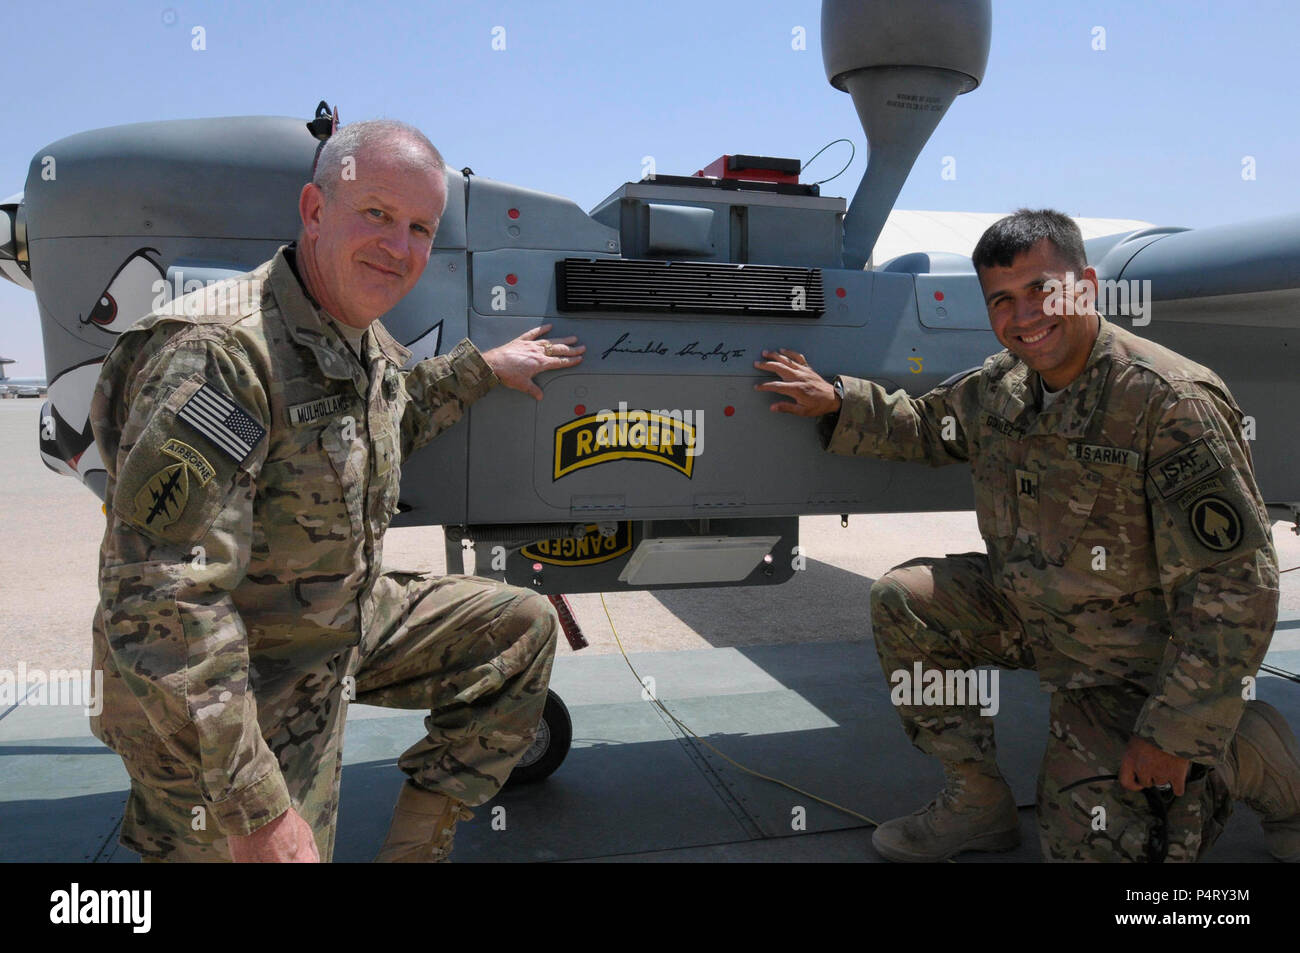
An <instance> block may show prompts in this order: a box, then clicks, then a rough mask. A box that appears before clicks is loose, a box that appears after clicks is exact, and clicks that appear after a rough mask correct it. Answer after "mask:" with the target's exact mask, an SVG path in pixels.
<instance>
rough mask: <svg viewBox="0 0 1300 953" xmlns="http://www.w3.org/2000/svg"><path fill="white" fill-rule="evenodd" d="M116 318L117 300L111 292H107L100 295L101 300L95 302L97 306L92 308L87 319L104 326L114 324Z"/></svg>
mask: <svg viewBox="0 0 1300 953" xmlns="http://www.w3.org/2000/svg"><path fill="white" fill-rule="evenodd" d="M116 319H117V302H116V301H114V300H113V296H112V295H111V294H108V293H107V292H105V293H104V294H102V295H100V298H99V301H97V302H96V303H95V307H94V308H93V309H92V310H91V312H90V315H89V316H88V317H87V320H88V321H90V322H91V323H92V324H98V325H99V326H100V327H101V328H102V327H107V326H108V325H110V324H112V323H113V322H114V321H115V320H116Z"/></svg>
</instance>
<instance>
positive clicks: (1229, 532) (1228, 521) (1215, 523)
mask: <svg viewBox="0 0 1300 953" xmlns="http://www.w3.org/2000/svg"><path fill="white" fill-rule="evenodd" d="M1187 518H1188V520H1189V521H1190V522H1191V524H1192V534H1193V535H1194V536H1195V537H1196V539H1197V540H1198V541H1199V542H1200V544H1201V545H1202V546H1205V547H1206V548H1207V549H1212V550H1214V551H1215V552H1218V553H1226V552H1228V550H1230V549H1235V548H1236V547H1237V545H1238V544H1239V543H1240V542H1241V517H1240V516H1239V515H1238V514H1237V510H1236V508H1235V507H1234V506H1233V505H1232V504H1231V503H1229V502H1228V501H1227V500H1225V499H1223V498H1222V497H1220V496H1205V497H1202V498H1201V499H1199V500H1197V501H1196V502H1195V503H1194V504H1192V508H1191V511H1190V512H1189V513H1188V515H1187Z"/></svg>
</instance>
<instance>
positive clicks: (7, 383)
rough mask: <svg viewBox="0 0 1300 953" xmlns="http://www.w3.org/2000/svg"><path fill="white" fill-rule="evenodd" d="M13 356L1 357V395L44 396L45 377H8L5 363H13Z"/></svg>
mask: <svg viewBox="0 0 1300 953" xmlns="http://www.w3.org/2000/svg"><path fill="white" fill-rule="evenodd" d="M13 363H14V359H13V358H12V357H0V397H44V396H45V389H46V386H47V385H46V382H45V378H44V377H7V376H6V375H5V365H6V364H13Z"/></svg>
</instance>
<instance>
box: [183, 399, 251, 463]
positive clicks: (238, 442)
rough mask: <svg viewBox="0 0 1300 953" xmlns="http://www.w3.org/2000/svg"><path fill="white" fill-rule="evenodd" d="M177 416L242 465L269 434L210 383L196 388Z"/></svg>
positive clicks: (246, 412)
mask: <svg viewBox="0 0 1300 953" xmlns="http://www.w3.org/2000/svg"><path fill="white" fill-rule="evenodd" d="M176 416H177V417H179V418H180V419H181V420H183V421H185V422H186V423H187V424H189V425H190V426H191V427H193V428H194V429H195V430H197V431H198V432H199V433H201V434H202V435H203V436H205V437H207V438H208V440H210V441H211V442H212V444H213V445H214V446H216V447H217V448H219V449H220V450H221V451H222V452H223V453H225V454H226V456H228V457H230V458H231V459H232V460H234V461H235V463H238V464H243V462H244V461H245V460H247V459H248V455H249V454H250V453H252V452H253V448H254V447H255V446H257V444H258V441H260V440H261V439H262V438H263V437H264V436H266V430H265V429H264V428H263V427H262V425H261V424H259V423H258V422H257V421H256V420H254V419H253V416H252V415H251V414H250V413H248V411H246V410H244V408H242V407H240V406H239V405H238V404H236V403H235V402H234V401H233V400H231V399H230V398H229V397H227V396H226V395H225V394H223V393H222V392H221V391H219V390H217V389H216V388H215V387H213V386H211V385H210V384H204V385H203V386H202V387H200V388H199V389H198V390H196V391H195V392H194V393H193V395H191V397H190V399H189V400H187V401H186V402H185V404H184V406H182V407H181V409H180V410H178V411H177V412H176Z"/></svg>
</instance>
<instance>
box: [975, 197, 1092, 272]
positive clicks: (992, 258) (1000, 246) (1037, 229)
mask: <svg viewBox="0 0 1300 953" xmlns="http://www.w3.org/2000/svg"><path fill="white" fill-rule="evenodd" d="M1044 238H1046V239H1047V240H1048V241H1050V242H1051V243H1052V244H1053V245H1054V246H1055V247H1056V250H1057V251H1058V252H1060V253H1061V257H1062V258H1064V259H1065V263H1066V264H1067V265H1069V266H1070V267H1072V268H1074V269H1076V270H1078V271H1083V269H1084V268H1086V267H1087V266H1088V256H1087V253H1086V252H1085V251H1084V249H1083V233H1082V232H1080V231H1079V226H1078V225H1076V224H1074V220H1073V219H1072V218H1070V217H1069V216H1068V215H1064V214H1062V213H1061V212H1058V211H1056V210H1055V209H1050V208H1044V209H1027V208H1022V209H1017V210H1016V211H1015V212H1013V213H1012V214H1010V215H1008V216H1007V217H1006V218H1000V219H998V220H997V221H996V222H994V223H993V224H992V225H990V226H989V227H988V228H987V229H986V230H985V232H984V234H983V235H981V236H980V240H979V244H977V245H976V246H975V251H974V252H973V253H972V254H971V261H972V263H973V264H974V265H975V271H976V272H977V273H978V272H979V270H980V269H981V268H991V267H993V266H994V265H996V266H998V267H999V268H1008V267H1010V266H1011V263H1012V261H1014V260H1015V257H1016V256H1017V255H1021V254H1024V253H1025V252H1027V251H1029V249H1031V248H1033V247H1034V246H1035V245H1037V244H1038V243H1039V242H1041V241H1042V240H1043V239H1044Z"/></svg>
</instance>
